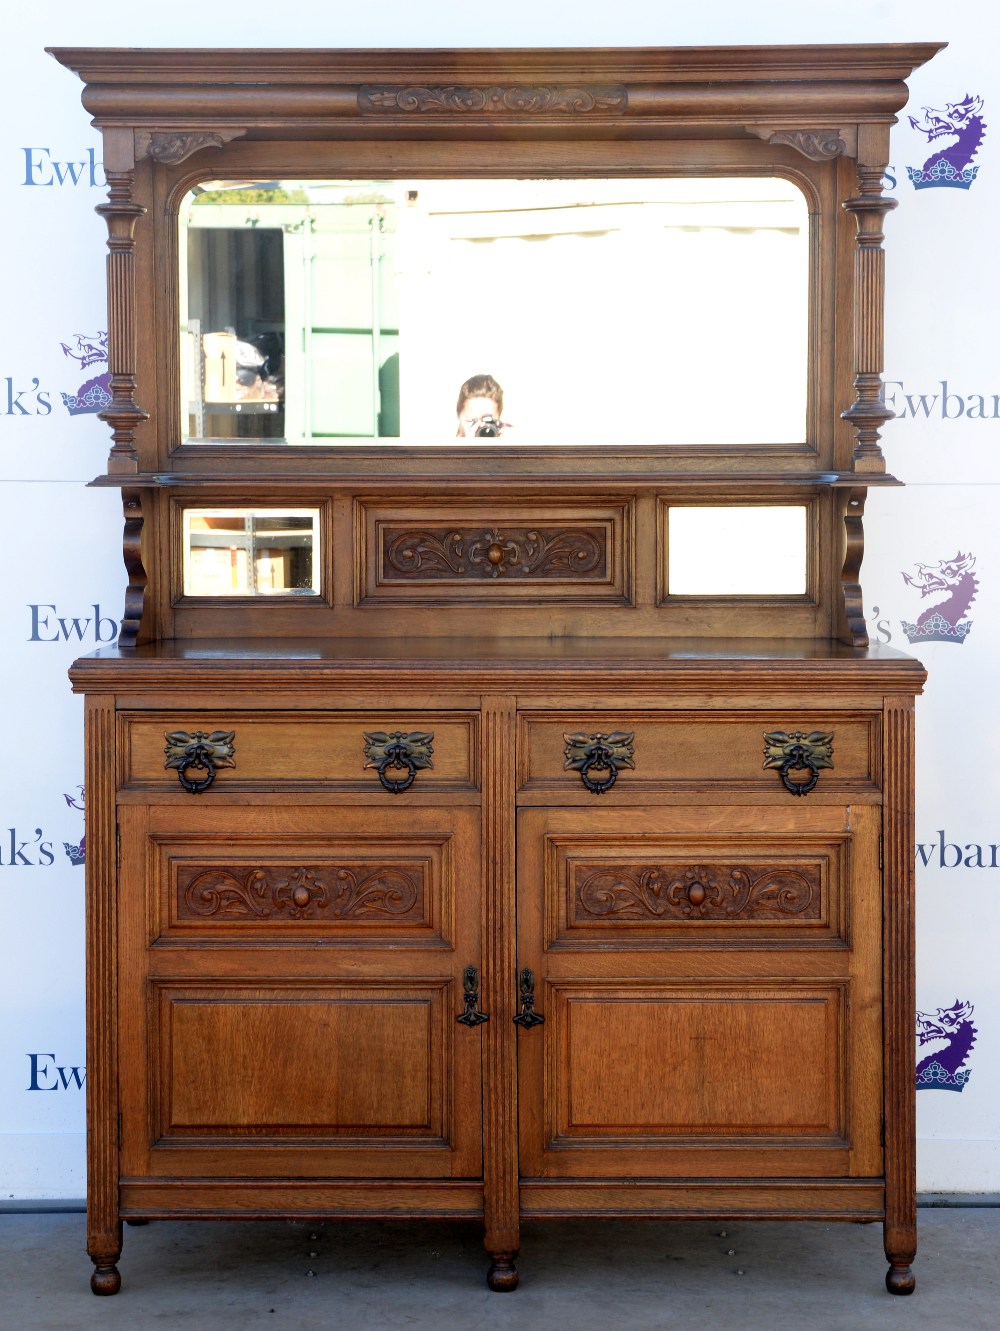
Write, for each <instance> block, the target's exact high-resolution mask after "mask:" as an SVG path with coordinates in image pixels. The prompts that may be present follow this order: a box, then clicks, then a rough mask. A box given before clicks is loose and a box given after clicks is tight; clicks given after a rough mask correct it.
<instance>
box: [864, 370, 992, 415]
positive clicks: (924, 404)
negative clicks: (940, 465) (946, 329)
mask: <svg viewBox="0 0 1000 1331" xmlns="http://www.w3.org/2000/svg"><path fill="white" fill-rule="evenodd" d="M936 388H937V392H933V393H908V392H907V391H906V385H905V384H904V383H903V381H902V379H887V380H886V382H885V392H884V394H883V396H884V399H885V405H886V406H887V407H888V408H889V409H890V410H891V411H894V412H895V413H896V419H897V420H899V421H920V420H924V421H930V420H934V421H957V420H963V419H964V420H967V421H997V420H1000V393H956V392H955V391H954V389H953V388H951V387H950V386H949V383H948V380H947V379H939V380H938V382H937V385H936Z"/></svg>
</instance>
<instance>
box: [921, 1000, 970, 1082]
mask: <svg viewBox="0 0 1000 1331" xmlns="http://www.w3.org/2000/svg"><path fill="white" fill-rule="evenodd" d="M973 1011H974V1009H973V1006H972V1004H971V1003H969V1002H965V1003H960V1002H959V1001H958V999H957V998H956V999H955V1002H954V1003H953V1004H952V1006H951V1007H948V1008H944V1007H939V1008H938V1010H937V1011H936V1012H935V1013H933V1014H931V1013H930V1012H918V1013H917V1090H918V1091H962V1090H964V1089H965V1084H966V1082H967V1081H968V1080H969V1076H970V1073H971V1069H969V1068H967V1067H965V1066H964V1064H965V1061H966V1059H967V1058H968V1057H969V1053H970V1052H971V1050H972V1046H973V1045H974V1044H975V1043H976V1028H975V1026H973V1024H972V1014H973ZM928 1046H930V1047H929V1048H928ZM921 1055H923V1057H921Z"/></svg>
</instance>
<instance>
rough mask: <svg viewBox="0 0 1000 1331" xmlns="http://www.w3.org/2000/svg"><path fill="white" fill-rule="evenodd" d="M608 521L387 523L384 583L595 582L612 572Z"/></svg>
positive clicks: (383, 537) (383, 529)
mask: <svg viewBox="0 0 1000 1331" xmlns="http://www.w3.org/2000/svg"><path fill="white" fill-rule="evenodd" d="M608 544H609V530H608V526H607V524H606V523H600V524H597V523H594V524H591V525H587V526H552V527H541V526H538V527H534V526H532V527H524V526H522V527H518V526H497V527H464V526H447V527H445V526H435V527H429V526H428V527H420V528H399V527H393V526H389V525H387V524H386V525H383V526H382V527H381V555H382V559H381V564H382V574H381V581H382V582H383V583H403V582H456V581H466V580H475V581H481V580H486V581H499V580H500V579H505V580H507V581H513V582H516V581H519V580H526V579H528V580H530V579H537V580H549V581H561V580H566V581H573V582H575V581H578V580H585V581H593V582H604V581H606V579H607V574H608Z"/></svg>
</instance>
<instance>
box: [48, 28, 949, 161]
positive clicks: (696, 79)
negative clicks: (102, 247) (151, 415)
mask: <svg viewBox="0 0 1000 1331" xmlns="http://www.w3.org/2000/svg"><path fill="white" fill-rule="evenodd" d="M939 49H940V46H939V45H938V44H935V43H916V44H912V45H903V44H893V45H888V44H887V45H880V46H785V47H772V48H767V47H750V46H742V47H741V46H734V47H676V48H670V47H666V48H661V49H657V48H642V47H636V48H620V49H604V48H594V49H578V50H547V49H537V50H518V49H493V50H490V49H478V50H450V51H449V50H437V51H435V50H408V51H392V50H354V51H352V50H343V51H337V50H332V51H330V50H327V51H323V50H310V51H296V50H215V49H213V50H200V51H175V50H141V49H139V50H127V49H121V50H116V49H79V48H58V49H54V50H52V52H51V53H52V54H53V55H54V56H55V57H56V59H57V60H59V61H60V63H62V64H64V65H66V66H68V67H69V68H70V69H73V70H74V71H75V72H76V73H78V74H79V75H80V77H81V78H82V79H83V80H84V82H85V83H86V84H87V87H86V89H85V91H84V96H83V101H84V105H85V106H86V108H87V110H88V111H90V113H91V114H92V115H93V117H94V120H95V123H96V124H97V125H98V127H100V128H101V129H105V128H109V127H114V126H118V127H123V126H128V125H132V126H133V127H135V128H136V130H137V131H139V132H141V133H142V134H149V135H150V141H151V143H152V140H157V141H159V142H158V144H157V147H156V152H154V153H152V155H153V156H156V153H157V152H159V153H161V154H170V156H163V155H161V156H160V157H159V160H161V161H167V160H170V161H180V160H183V157H184V156H186V155H187V151H192V152H193V151H198V149H199V148H200V147H204V146H206V144H207V143H208V142H209V140H208V139H206V140H205V141H204V142H203V143H200V144H198V145H197V146H192V147H190V149H187V150H186V149H185V146H184V144H183V143H182V142H181V140H182V139H183V138H184V137H185V136H186V135H189V134H191V133H192V132H194V131H193V130H192V121H193V120H196V121H197V124H198V132H200V133H205V134H208V133H211V132H217V133H219V134H222V135H223V136H225V135H226V134H227V131H228V130H230V129H231V128H232V127H233V126H234V125H236V126H239V125H245V126H246V128H247V132H248V133H249V134H250V136H251V137H253V135H254V132H255V131H268V130H273V129H275V128H280V129H281V131H282V134H283V136H284V137H286V138H288V137H292V138H294V137H295V136H296V132H297V133H298V134H299V135H300V136H304V135H306V134H308V135H309V136H310V137H312V136H318V137H320V138H322V137H324V136H325V135H330V136H335V137H339V136H342V135H343V133H344V130H345V122H346V124H347V125H350V124H351V122H354V124H356V125H359V124H364V125H366V126H367V128H368V130H369V132H373V133H374V132H385V131H388V130H391V129H392V127H393V125H395V124H400V123H406V124H408V125H412V124H426V125H427V126H428V129H429V132H430V133H431V134H432V135H433V133H434V132H435V129H434V127H435V126H437V127H440V126H442V125H445V124H447V123H449V121H450V122H451V123H456V124H457V123H470V122H475V121H477V120H480V119H481V120H482V121H483V122H486V123H488V122H491V121H499V122H501V123H503V124H514V123H524V124H526V125H532V124H536V125H539V126H541V125H543V124H545V123H547V122H548V123H553V122H554V123H561V124H563V125H566V124H567V123H573V122H577V121H579V122H586V123H587V124H595V123H599V122H601V121H604V120H606V121H607V122H609V124H618V125H622V123H623V122H625V123H631V122H633V121H635V122H642V123H636V129H635V132H636V133H637V134H639V135H643V134H648V132H649V127H650V122H651V121H652V122H655V121H658V120H659V121H662V122H663V123H664V125H665V126H666V124H667V122H669V129H670V133H671V135H672V136H675V135H680V136H682V137H683V136H685V135H688V136H690V137H698V136H699V135H702V134H703V133H704V132H705V129H706V128H708V127H711V128H712V129H713V130H715V131H718V129H719V128H730V129H732V130H733V132H734V135H736V136H742V135H744V134H745V133H746V132H747V130H746V127H747V126H748V125H770V126H771V129H770V132H769V134H768V135H765V136H763V137H770V135H771V134H778V135H785V134H791V135H792V138H789V139H780V140H778V141H781V142H789V143H791V144H792V146H794V147H796V148H797V149H798V150H799V151H805V152H806V153H807V155H810V154H811V152H813V151H816V152H818V153H819V154H820V156H821V157H824V156H829V155H832V150H835V149H836V143H835V140H834V139H832V138H829V137H828V136H829V135H830V133H831V132H832V131H830V130H827V129H824V128H821V127H823V126H835V127H838V128H839V131H840V137H841V138H842V139H843V134H844V128H845V127H846V128H849V127H850V126H851V125H852V124H857V123H859V122H861V121H874V122H881V123H885V124H891V123H892V122H893V120H894V119H895V114H896V112H897V111H899V110H900V109H901V107H903V106H904V105H905V103H906V99H907V90H906V84H905V80H906V78H907V77H908V76H909V74H910V73H912V71H913V69H914V68H916V67H917V66H919V65H921V64H923V63H924V62H925V61H927V60H929V59H930V57H931V56H932V55H933V54H934V53H935V52H936V51H938V50H939ZM193 108H197V109H196V113H195V114H194V115H193V114H192V110H193ZM790 115H801V116H803V119H804V121H805V126H806V127H805V128H804V129H801V130H800V129H798V128H797V127H796V126H793V127H792V128H791V129H788V128H787V118H788V117H789V116H790ZM806 117H809V119H806ZM810 121H811V124H810ZM150 124H153V125H155V126H156V129H155V130H153V131H149V130H146V128H145V127H146V126H149V125H150ZM813 126H818V127H820V128H813ZM753 132H754V133H757V132H758V131H757V130H756V129H754V130H753ZM171 136H177V142H176V143H175V144H170V143H168V142H167V140H168V139H169V138H170V137H171ZM809 136H815V137H813V138H812V139H810V137H809ZM772 141H774V140H772ZM843 141H844V142H845V144H847V147H846V148H842V149H839V151H841V152H843V151H850V144H849V142H848V140H847V139H843ZM161 145H162V146H161ZM147 151H148V148H147ZM174 153H178V154H181V155H180V156H174V155H173V154H174Z"/></svg>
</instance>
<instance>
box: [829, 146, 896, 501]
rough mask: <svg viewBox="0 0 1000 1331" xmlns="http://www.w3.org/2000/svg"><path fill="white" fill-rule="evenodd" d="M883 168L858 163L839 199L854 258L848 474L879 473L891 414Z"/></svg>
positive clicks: (889, 202)
mask: <svg viewBox="0 0 1000 1331" xmlns="http://www.w3.org/2000/svg"><path fill="white" fill-rule="evenodd" d="M884 169H885V168H884V167H883V166H881V165H876V166H869V165H863V164H861V163H859V164H858V183H859V186H860V189H859V193H858V196H857V197H856V198H853V199H845V200H844V203H843V207H844V209H845V210H846V211H847V212H849V213H853V214H854V218H855V221H856V223H857V228H858V237H857V249H856V250H855V257H854V368H855V376H854V391H855V399H854V402H853V403H852V404H851V406H850V407H848V409H847V410H846V411H845V412H843V413H842V415H843V419H844V420H845V421H850V423H851V425H852V426H853V427H854V434H855V444H854V470H855V471H856V472H858V473H865V474H869V475H871V474H873V473H874V474H878V473H883V472H884V471H885V458H884V457H883V456H882V448H881V445H880V444H879V434H880V432H881V429H882V426H883V425H884V424H885V422H886V421H888V420H891V419H892V418H893V416H894V415H895V412H893V411H891V410H890V409H889V408H888V407H887V406H886V405H885V401H884V393H883V387H882V360H883V344H884V340H885V334H884V316H883V308H882V305H883V297H884V292H885V251H884V250H883V249H882V241H883V239H884V235H883V232H882V222H883V218H884V216H885V214H886V213H887V212H888V211H889V210H890V209H891V208H895V206H896V200H895V199H887V198H885V197H884V196H883V194H882V176H883V173H884Z"/></svg>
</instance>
